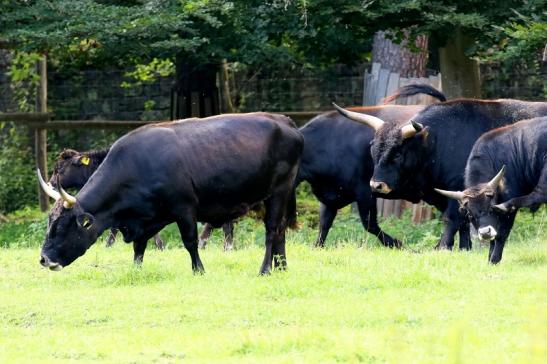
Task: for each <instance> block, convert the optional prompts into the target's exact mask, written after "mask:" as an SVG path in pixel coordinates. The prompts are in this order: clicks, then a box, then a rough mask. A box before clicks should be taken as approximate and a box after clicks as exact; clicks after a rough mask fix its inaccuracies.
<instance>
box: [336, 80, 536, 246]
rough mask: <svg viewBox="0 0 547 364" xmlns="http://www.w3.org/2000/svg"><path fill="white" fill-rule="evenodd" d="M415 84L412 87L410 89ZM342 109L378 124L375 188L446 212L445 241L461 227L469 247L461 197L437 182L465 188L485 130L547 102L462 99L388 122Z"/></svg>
mask: <svg viewBox="0 0 547 364" xmlns="http://www.w3.org/2000/svg"><path fill="white" fill-rule="evenodd" d="M412 87H415V90H416V93H421V92H424V86H413V85H411V86H409V87H407V88H406V91H405V96H409V95H412V92H411V91H412V90H411V88H412ZM409 90H410V91H409ZM338 110H339V111H340V112H341V113H342V114H343V115H345V116H347V117H349V118H351V119H353V120H355V121H359V122H361V123H364V124H366V125H368V126H370V127H372V128H373V129H374V130H375V136H374V140H373V143H372V147H371V152H372V158H373V161H374V174H373V176H372V179H371V181H370V183H371V187H372V188H373V189H374V190H375V192H377V193H379V194H381V195H382V196H384V195H385V194H387V195H385V197H386V198H393V197H391V196H392V195H391V194H393V193H395V194H396V195H397V196H398V197H401V198H404V199H406V200H409V201H412V202H417V201H419V200H424V201H426V202H427V203H429V204H431V205H433V206H435V207H436V208H438V209H439V210H441V211H442V212H443V220H444V221H445V222H446V224H445V229H444V231H443V234H442V237H441V239H440V241H439V246H440V247H448V248H450V249H451V248H452V247H453V245H454V235H455V233H456V232H457V231H458V230H459V232H460V248H463V249H470V248H471V239H470V235H469V223H468V222H467V221H466V220H465V219H462V218H461V216H460V213H459V207H458V203H457V202H456V201H453V200H449V199H447V198H446V197H445V196H441V195H440V194H438V193H436V192H435V191H434V188H435V187H437V188H441V189H445V190H461V189H463V187H464V178H463V175H464V169H465V164H466V161H467V157H468V156H469V153H470V151H471V148H472V147H473V144H474V143H475V141H476V140H477V139H478V138H479V137H480V136H481V135H482V134H483V133H485V132H487V131H489V130H492V129H494V128H497V127H500V126H503V125H507V124H511V123H514V122H516V121H519V120H523V119H529V118H533V117H536V116H542V115H547V103H546V102H524V101H519V100H491V101H487V100H471V99H458V100H452V101H447V102H443V103H438V104H433V105H430V106H428V107H426V108H425V109H424V110H422V111H421V112H419V113H418V114H417V115H415V116H414V117H413V118H412V121H411V123H409V122H398V123H392V122H385V121H384V120H381V119H379V118H373V117H367V116H364V115H362V114H359V113H352V112H348V111H346V110H344V109H341V108H338Z"/></svg>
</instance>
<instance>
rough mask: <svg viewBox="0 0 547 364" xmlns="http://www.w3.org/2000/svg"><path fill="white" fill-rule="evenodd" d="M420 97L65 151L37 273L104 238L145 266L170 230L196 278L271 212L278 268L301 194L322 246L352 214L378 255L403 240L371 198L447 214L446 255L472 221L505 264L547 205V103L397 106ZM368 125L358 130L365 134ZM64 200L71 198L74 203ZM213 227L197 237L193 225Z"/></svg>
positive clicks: (163, 132) (47, 187)
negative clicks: (303, 191) (212, 257)
mask: <svg viewBox="0 0 547 364" xmlns="http://www.w3.org/2000/svg"><path fill="white" fill-rule="evenodd" d="M419 93H424V94H428V95H431V96H433V97H434V98H436V99H438V100H439V102H438V103H435V104H432V105H429V106H420V105H409V106H398V105H384V106H373V107H353V108H349V109H343V108H340V107H339V106H337V105H335V108H336V109H337V111H331V112H326V113H323V114H321V115H319V116H317V117H315V118H314V119H312V120H311V121H310V122H309V123H307V124H306V125H305V126H303V127H302V128H300V129H297V127H296V125H295V124H294V123H293V121H292V120H291V119H290V118H288V117H286V116H282V115H277V114H269V113H264V112H257V113H248V114H226V115H219V116H213V117H209V118H205V119H195V118H192V119H186V120H180V121H173V122H162V123H157V124H151V125H147V126H144V127H141V128H139V129H136V130H134V131H132V132H129V133H128V134H126V135H124V136H123V137H121V138H120V139H119V140H117V141H116V142H115V143H114V144H113V145H112V146H111V147H110V148H109V149H108V150H104V151H95V152H86V153H79V152H76V151H74V150H65V151H63V153H61V155H60V157H59V160H58V161H57V163H56V165H55V168H54V172H53V175H52V177H51V179H50V181H49V182H45V181H44V180H43V178H42V176H41V174H40V171H38V178H39V181H40V184H41V186H42V188H43V189H44V191H46V193H47V194H48V195H49V196H51V197H52V198H54V199H56V200H57V201H56V203H55V205H54V206H53V207H52V209H51V211H50V213H49V217H48V227H47V232H46V237H45V241H44V244H43V247H42V251H41V259H40V263H41V264H42V265H43V266H45V267H48V268H50V269H51V270H60V269H62V268H63V267H65V266H67V265H69V264H71V263H72V262H73V261H74V260H75V259H76V258H78V257H79V256H81V255H83V254H84V253H85V252H86V250H87V249H88V248H89V247H90V246H91V245H92V244H93V243H95V241H96V240H97V238H98V237H99V236H100V235H101V234H102V233H103V232H104V231H105V230H106V229H111V235H110V237H109V239H108V243H107V244H111V243H112V242H113V241H114V237H115V234H116V232H117V231H120V232H121V233H122V234H123V237H124V240H125V241H126V242H133V249H134V260H135V262H136V263H140V262H142V259H143V256H144V252H145V249H146V245H147V241H148V240H149V239H150V238H151V237H153V236H155V242H156V245H157V247H158V248H160V249H162V248H163V242H162V241H161V238H160V237H159V235H157V234H158V232H159V231H160V230H161V229H162V228H163V227H164V226H166V225H167V224H170V223H173V222H176V223H177V225H178V227H179V230H180V234H181V238H182V241H183V243H184V246H185V248H186V249H187V250H188V252H189V253H190V257H191V260H192V269H193V270H194V272H201V271H203V264H202V262H201V260H200V257H199V252H198V246H200V245H201V246H203V245H204V244H205V241H206V240H207V238H208V235H209V234H210V232H211V229H213V228H216V227H220V226H222V227H223V230H224V233H225V248H226V249H230V248H231V247H232V238H233V222H232V221H233V220H234V219H235V218H237V217H239V216H242V215H244V214H246V213H247V212H248V211H249V210H250V209H253V208H255V207H256V206H257V205H259V204H260V203H262V202H263V203H264V207H265V215H264V224H265V227H266V239H265V240H266V251H265V255H264V260H263V263H262V266H261V268H260V273H261V274H266V273H268V272H269V271H270V270H271V269H272V266H274V267H280V268H284V267H285V266H286V255H285V230H286V227H287V226H288V225H292V224H295V222H296V197H295V189H296V187H297V186H298V185H299V184H300V183H301V182H302V181H307V182H309V184H310V185H311V188H312V191H313V194H314V195H315V196H316V197H317V199H318V200H319V201H320V203H321V207H320V228H319V234H318V237H317V240H316V243H315V244H316V245H317V246H323V245H324V243H325V239H326V237H327V234H328V232H329V229H330V227H331V226H332V223H333V220H334V218H335V217H336V213H337V211H338V209H340V208H342V207H344V206H346V205H348V204H350V203H352V202H356V204H357V207H358V211H359V216H360V218H361V221H362V224H363V227H364V228H365V229H366V230H367V231H368V232H370V233H371V234H374V235H376V236H377V237H378V239H379V240H380V241H381V242H382V244H383V245H385V246H388V247H397V248H399V247H401V245H402V244H401V242H400V241H399V240H397V239H395V238H393V237H391V236H389V235H388V234H386V233H385V232H383V231H382V230H381V229H380V227H379V226H378V222H377V216H376V215H377V213H376V196H381V197H383V198H388V199H405V200H409V201H412V202H418V201H420V200H424V201H425V202H427V203H429V204H431V205H433V206H435V207H436V208H437V209H439V210H440V211H442V217H443V221H444V222H445V228H444V231H443V233H442V236H441V238H440V240H439V243H438V247H439V248H448V249H452V247H453V245H454V236H455V234H456V232H459V242H460V249H471V238H470V227H469V222H471V223H472V224H473V225H474V227H475V228H476V229H477V232H478V237H479V239H480V240H481V241H488V242H490V253H489V257H488V259H489V262H491V263H498V262H499V261H500V260H501V258H502V253H503V247H504V244H505V241H506V239H507V237H508V235H509V232H510V230H511V227H512V225H513V222H514V219H515V215H516V213H517V210H518V209H519V208H521V207H528V208H530V209H532V210H534V209H537V208H538V207H539V205H540V204H542V203H545V202H546V201H547V102H525V101H519V100H474V99H456V100H449V101H447V100H446V98H445V97H444V95H442V93H440V92H439V91H437V90H436V89H434V88H432V87H431V86H428V85H409V86H406V87H403V88H402V89H400V90H398V91H397V92H396V93H395V94H394V95H392V96H391V97H390V98H389V100H390V101H391V100H394V99H397V98H399V97H406V96H411V95H415V94H419ZM363 124H364V125H363ZM65 188H77V189H79V192H78V193H77V195H76V196H73V195H71V194H69V193H68V192H66V190H65ZM198 221H199V222H204V223H206V225H205V229H204V232H203V234H202V236H201V237H200V238H198V230H197V222H198Z"/></svg>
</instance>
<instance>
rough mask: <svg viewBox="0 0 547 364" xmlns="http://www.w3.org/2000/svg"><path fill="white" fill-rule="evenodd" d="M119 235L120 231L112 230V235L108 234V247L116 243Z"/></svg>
mask: <svg viewBox="0 0 547 364" xmlns="http://www.w3.org/2000/svg"><path fill="white" fill-rule="evenodd" d="M117 234H118V229H114V228H112V229H110V233H109V234H108V238H107V239H106V247H107V248H110V247H111V246H112V244H114V242H115V241H116V235H117Z"/></svg>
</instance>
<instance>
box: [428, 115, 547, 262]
mask: <svg viewBox="0 0 547 364" xmlns="http://www.w3.org/2000/svg"><path fill="white" fill-rule="evenodd" d="M465 186H466V189H465V190H464V191H463V192H461V191H444V190H440V189H436V191H437V192H439V193H441V194H443V195H445V196H447V197H450V198H453V199H455V200H457V201H459V202H460V205H461V206H462V208H464V209H465V210H466V211H467V212H468V215H469V217H470V219H471V222H472V224H473V225H474V226H475V228H476V229H477V232H478V235H479V239H481V240H482V241H489V242H490V252H489V254H488V261H489V262H491V263H493V264H496V263H499V262H500V261H501V256H502V253H503V247H504V245H505V241H506V240H507V237H508V236H509V233H510V232H511V227H512V226H513V223H514V221H515V216H516V214H517V211H518V209H520V208H521V207H529V208H530V209H531V210H533V211H535V210H537V209H538V208H539V206H540V205H541V204H543V203H546V202H547V117H542V118H534V119H530V120H524V121H520V122H518V123H516V124H514V125H511V126H505V127H502V128H499V129H495V130H492V131H490V132H488V133H486V134H484V135H483V136H481V137H480V138H479V139H478V140H477V142H476V143H475V146H474V147H473V149H472V150H471V154H470V155H469V159H468V161H467V167H466V169H465Z"/></svg>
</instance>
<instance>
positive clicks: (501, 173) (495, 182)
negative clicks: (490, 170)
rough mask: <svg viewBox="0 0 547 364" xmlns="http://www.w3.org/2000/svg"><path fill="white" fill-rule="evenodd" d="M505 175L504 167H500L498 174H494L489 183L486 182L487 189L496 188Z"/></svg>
mask: <svg viewBox="0 0 547 364" xmlns="http://www.w3.org/2000/svg"><path fill="white" fill-rule="evenodd" d="M504 175H505V166H503V167H501V169H500V171H499V172H498V174H496V175H495V176H494V178H492V179H491V180H490V182H488V187H490V188H492V189H494V190H495V189H496V188H498V186H499V184H500V182H501V180H502V179H503V176H504Z"/></svg>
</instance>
